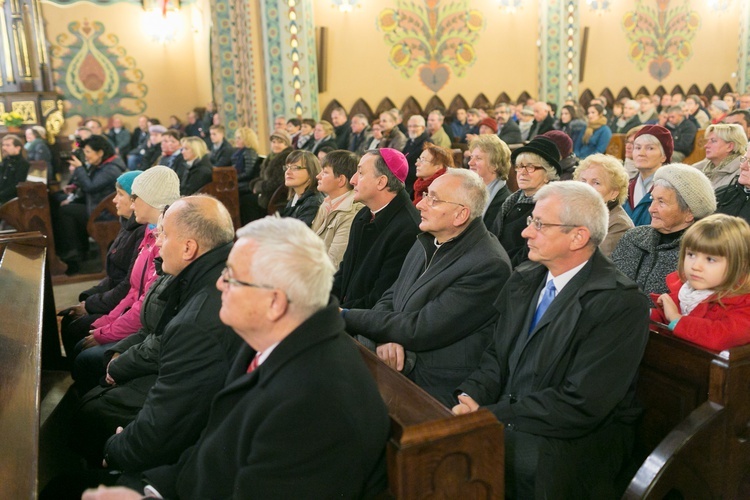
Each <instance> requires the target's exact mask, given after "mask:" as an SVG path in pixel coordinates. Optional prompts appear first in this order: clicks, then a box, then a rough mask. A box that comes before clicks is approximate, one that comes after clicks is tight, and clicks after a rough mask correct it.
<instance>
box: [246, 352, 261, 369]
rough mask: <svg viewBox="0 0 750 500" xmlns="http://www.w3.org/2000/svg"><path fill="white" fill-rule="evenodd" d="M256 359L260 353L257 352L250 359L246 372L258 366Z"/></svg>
mask: <svg viewBox="0 0 750 500" xmlns="http://www.w3.org/2000/svg"><path fill="white" fill-rule="evenodd" d="M258 359H260V353H257V354H256V355H255V357H254V358H253V360H252V361H250V366H248V367H247V373H251V372H252V371H253V370H255V369H256V368H258Z"/></svg>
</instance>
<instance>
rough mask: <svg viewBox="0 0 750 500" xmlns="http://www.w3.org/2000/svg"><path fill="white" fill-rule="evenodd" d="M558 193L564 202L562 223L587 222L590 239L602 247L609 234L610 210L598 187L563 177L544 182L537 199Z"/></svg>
mask: <svg viewBox="0 0 750 500" xmlns="http://www.w3.org/2000/svg"><path fill="white" fill-rule="evenodd" d="M550 197H557V198H559V199H560V201H561V202H562V203H560V205H562V209H561V210H560V223H561V224H570V225H572V226H583V227H585V228H586V229H588V230H589V243H590V244H591V245H592V246H594V247H598V246H599V245H600V244H601V242H602V241H604V238H605V237H606V236H607V226H608V224H609V210H607V206H606V205H605V204H604V200H603V199H602V196H601V195H600V194H599V193H597V192H596V190H595V189H594V188H592V187H591V186H589V185H588V184H586V183H585V182H579V181H560V182H553V183H551V184H547V185H545V186H543V187H542V188H541V189H540V190H539V191H537V193H536V195H535V196H534V201H536V202H537V203H539V202H540V201H542V200H544V199H546V198H550Z"/></svg>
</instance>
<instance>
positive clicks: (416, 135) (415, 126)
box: [402, 115, 430, 198]
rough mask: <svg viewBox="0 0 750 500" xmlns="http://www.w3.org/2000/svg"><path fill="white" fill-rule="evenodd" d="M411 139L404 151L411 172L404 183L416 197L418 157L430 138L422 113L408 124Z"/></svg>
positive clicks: (410, 193)
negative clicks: (415, 184) (415, 183)
mask: <svg viewBox="0 0 750 500" xmlns="http://www.w3.org/2000/svg"><path fill="white" fill-rule="evenodd" d="M406 128H407V131H408V132H409V140H407V141H406V146H404V149H403V151H402V152H403V153H404V156H406V161H407V162H408V163H409V173H408V174H406V180H405V181H404V185H405V186H406V192H407V193H408V194H409V197H410V198H414V181H415V180H417V158H419V155H421V154H422V148H424V143H425V142H427V141H428V140H429V139H430V134H429V133H428V132H427V130H426V123H425V120H424V117H423V116H422V115H413V116H411V118H409V121H408V123H407V124H406Z"/></svg>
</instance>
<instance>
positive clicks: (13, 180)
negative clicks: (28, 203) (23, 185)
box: [0, 134, 29, 204]
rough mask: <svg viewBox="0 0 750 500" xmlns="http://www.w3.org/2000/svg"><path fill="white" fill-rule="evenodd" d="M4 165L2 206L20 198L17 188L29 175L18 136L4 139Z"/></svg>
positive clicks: (1, 167)
mask: <svg viewBox="0 0 750 500" xmlns="http://www.w3.org/2000/svg"><path fill="white" fill-rule="evenodd" d="M2 148H3V163H2V164H0V204H3V203H5V202H6V201H9V200H12V199H13V198H15V197H16V196H18V191H17V190H16V186H17V185H18V183H19V182H24V181H25V180H26V177H27V176H28V175H29V162H28V161H26V159H25V158H24V157H23V156H22V155H21V150H22V149H23V142H21V138H20V137H18V136H17V135H12V134H11V135H6V136H5V137H3V143H2Z"/></svg>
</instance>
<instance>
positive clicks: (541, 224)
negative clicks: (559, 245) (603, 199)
mask: <svg viewBox="0 0 750 500" xmlns="http://www.w3.org/2000/svg"><path fill="white" fill-rule="evenodd" d="M532 224H533V225H534V229H536V230H537V231H540V232H541V230H542V229H544V228H545V227H578V226H579V225H580V224H552V223H550V222H542V221H541V220H539V219H538V218H536V219H535V218H534V217H533V216H531V215H529V216H528V217H526V227H531V225H532Z"/></svg>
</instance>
